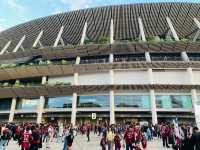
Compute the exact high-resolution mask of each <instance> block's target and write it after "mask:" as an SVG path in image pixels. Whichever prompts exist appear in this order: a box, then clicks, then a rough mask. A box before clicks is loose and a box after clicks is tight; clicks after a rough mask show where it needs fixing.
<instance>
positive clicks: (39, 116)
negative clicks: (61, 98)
mask: <svg viewBox="0 0 200 150" xmlns="http://www.w3.org/2000/svg"><path fill="white" fill-rule="evenodd" d="M46 83H47V77H46V76H43V77H42V85H44V84H46ZM44 104H45V97H44V96H40V100H39V102H38V107H37V123H38V124H39V123H42V113H43V111H44Z"/></svg>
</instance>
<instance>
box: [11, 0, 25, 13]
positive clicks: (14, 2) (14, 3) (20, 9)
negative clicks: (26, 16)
mask: <svg viewBox="0 0 200 150" xmlns="http://www.w3.org/2000/svg"><path fill="white" fill-rule="evenodd" d="M7 3H8V5H9V6H10V7H11V8H13V9H15V10H16V11H18V12H25V11H26V10H27V8H26V7H24V6H23V5H21V4H20V3H19V2H18V1H17V0H7Z"/></svg>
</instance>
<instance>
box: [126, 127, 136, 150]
mask: <svg viewBox="0 0 200 150" xmlns="http://www.w3.org/2000/svg"><path fill="white" fill-rule="evenodd" d="M133 134H134V133H133V131H132V129H131V128H130V127H128V128H127V130H126V131H125V134H124V139H125V142H126V150H133V145H132V144H133V141H134V135H133Z"/></svg>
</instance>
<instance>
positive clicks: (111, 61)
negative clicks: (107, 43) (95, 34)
mask: <svg viewBox="0 0 200 150" xmlns="http://www.w3.org/2000/svg"><path fill="white" fill-rule="evenodd" d="M113 62H114V55H113V54H110V55H109V63H113Z"/></svg>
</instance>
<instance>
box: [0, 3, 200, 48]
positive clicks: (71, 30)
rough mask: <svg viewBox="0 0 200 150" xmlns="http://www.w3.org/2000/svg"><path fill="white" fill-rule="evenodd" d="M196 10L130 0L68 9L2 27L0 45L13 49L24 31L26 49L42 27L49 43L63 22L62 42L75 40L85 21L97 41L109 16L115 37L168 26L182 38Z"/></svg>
mask: <svg viewBox="0 0 200 150" xmlns="http://www.w3.org/2000/svg"><path fill="white" fill-rule="evenodd" d="M199 12H200V3H185V2H167V3H165V2H162V3H134V4H122V5H111V6H102V7H94V8H87V9H80V10H74V11H68V12H63V13H59V14H55V15H50V16H46V17H40V18H37V19H34V20H30V21H28V22H25V23H22V24H19V25H16V26H13V27H11V28H9V29H7V30H4V31H3V32H1V33H0V47H4V46H5V44H6V43H7V42H8V41H12V43H11V45H10V47H9V49H10V51H14V48H15V47H16V45H17V44H18V43H19V41H20V39H21V38H22V37H24V35H26V38H25V40H24V41H22V42H23V47H24V48H25V49H26V48H28V49H30V48H31V46H32V45H33V42H34V40H35V39H36V37H37V36H38V35H39V33H40V32H41V30H43V31H44V34H43V35H42V38H41V43H42V44H43V45H44V46H53V45H54V41H55V40H56V38H57V37H58V33H59V31H60V30H61V26H64V30H63V34H62V38H63V41H64V43H67V44H79V43H80V41H81V38H82V36H83V34H82V33H83V29H84V27H85V23H86V22H87V28H86V29H87V30H86V31H85V32H86V37H87V38H88V39H90V40H92V41H97V40H98V39H99V38H100V37H102V36H104V37H109V36H110V31H111V24H112V23H111V20H112V21H113V26H114V27H113V29H112V30H113V39H114V40H116V41H118V40H124V39H125V40H127V39H136V38H138V37H139V34H141V32H142V30H144V31H143V32H144V33H143V35H144V34H145V36H146V37H150V36H164V37H165V36H166V35H167V33H169V30H170V31H173V32H172V33H173V38H176V39H178V38H177V37H180V38H184V37H189V36H191V34H192V33H194V32H195V31H196V29H197V26H194V18H196V19H197V20H200V13H199ZM167 17H168V18H167ZM172 26H173V27H172ZM175 32H176V33H175ZM176 34H177V35H176ZM143 37H144V36H143ZM143 39H144V38H143ZM14 52H15V51H14Z"/></svg>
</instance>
